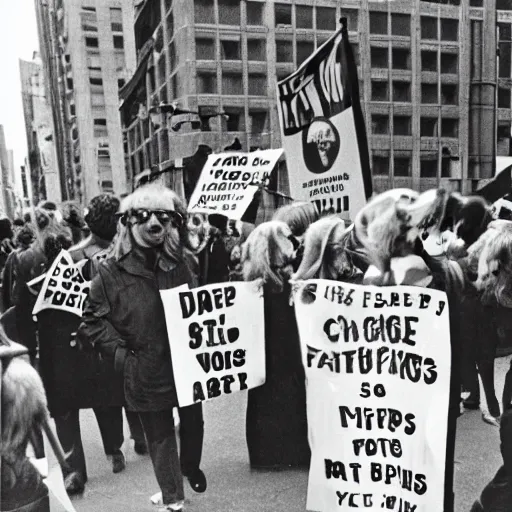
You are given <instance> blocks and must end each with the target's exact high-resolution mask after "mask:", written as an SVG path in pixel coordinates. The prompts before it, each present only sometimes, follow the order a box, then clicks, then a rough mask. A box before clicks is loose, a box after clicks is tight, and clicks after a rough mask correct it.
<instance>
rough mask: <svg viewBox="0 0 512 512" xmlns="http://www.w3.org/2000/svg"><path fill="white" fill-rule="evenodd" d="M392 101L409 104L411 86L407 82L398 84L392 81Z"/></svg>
mask: <svg viewBox="0 0 512 512" xmlns="http://www.w3.org/2000/svg"><path fill="white" fill-rule="evenodd" d="M393 101H397V102H401V103H410V101H411V84H410V83H409V82H399V81H396V80H393Z"/></svg>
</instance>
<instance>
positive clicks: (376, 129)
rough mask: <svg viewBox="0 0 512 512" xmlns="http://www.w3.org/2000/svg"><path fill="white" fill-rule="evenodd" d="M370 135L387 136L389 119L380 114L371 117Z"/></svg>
mask: <svg viewBox="0 0 512 512" xmlns="http://www.w3.org/2000/svg"><path fill="white" fill-rule="evenodd" d="M372 133H373V134H374V135H388V134H389V117H388V116H385V115H382V114H374V115H372Z"/></svg>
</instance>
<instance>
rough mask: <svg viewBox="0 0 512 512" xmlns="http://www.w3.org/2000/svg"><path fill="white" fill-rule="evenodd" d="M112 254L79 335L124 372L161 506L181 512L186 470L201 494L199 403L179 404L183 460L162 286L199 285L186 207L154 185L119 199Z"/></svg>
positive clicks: (94, 285) (203, 482) (93, 291)
mask: <svg viewBox="0 0 512 512" xmlns="http://www.w3.org/2000/svg"><path fill="white" fill-rule="evenodd" d="M120 213H121V215H122V217H121V219H120V222H121V226H120V228H119V232H118V237H117V240H116V243H115V247H114V250H113V257H112V258H111V259H109V260H107V261H106V262H105V263H104V264H102V265H100V267H99V268H98V274H97V275H96V276H95V277H94V279H93V281H92V283H91V290H90V294H89V300H88V303H87V304H86V307H85V311H84V315H83V319H82V320H83V321H82V324H81V326H80V328H79V330H78V339H79V340H84V341H85V342H90V343H92V344H93V345H94V346H95V347H97V348H98V349H99V350H100V351H101V352H102V353H103V355H104V357H106V358H110V359H112V360H114V361H115V367H116V370H117V371H119V372H121V373H122V375H123V381H124V392H125V400H126V408H127V410H130V411H134V412H136V413H138V415H139V417H140V420H141V422H142V426H143V428H144V432H145V435H146V440H147V443H148V449H149V454H150V456H151V460H152V462H153V468H154V471H155V476H156V479H157V481H158V484H159V486H160V489H161V491H162V502H163V505H164V508H163V510H182V509H183V505H184V490H183V475H184V476H186V477H188V479H189V482H190V484H191V486H192V488H193V489H194V490H195V491H196V492H204V491H205V489H206V478H205V476H204V474H203V472H202V471H201V469H200V462H201V453H202V444H203V416H202V406H201V404H194V405H191V406H189V407H184V408H180V409H179V414H180V442H181V462H180V457H179V456H178V448H177V441H176V433H175V427H174V418H173V408H175V407H177V406H178V402H177V395H176V389H175V384H174V378H173V368H172V358H171V356H172V354H171V353H170V347H169V341H168V338H169V335H172V333H168V332H167V327H166V321H165V315H164V309H163V304H162V301H161V298H160V290H165V289H169V288H174V287H177V286H181V285H189V286H190V287H195V286H197V277H196V272H197V262H196V260H195V257H194V256H193V255H192V253H191V252H190V251H189V250H188V244H189V242H188V227H187V221H186V219H187V213H186V209H185V205H184V204H183V202H182V201H181V199H180V198H179V197H178V196H177V194H175V193H174V192H173V191H172V190H170V189H167V188H165V187H163V186H160V185H157V184H149V185H146V186H143V187H141V188H139V189H137V190H136V191H135V192H133V193H132V194H131V195H129V196H128V197H126V198H125V199H124V200H123V201H122V203H121V209H120Z"/></svg>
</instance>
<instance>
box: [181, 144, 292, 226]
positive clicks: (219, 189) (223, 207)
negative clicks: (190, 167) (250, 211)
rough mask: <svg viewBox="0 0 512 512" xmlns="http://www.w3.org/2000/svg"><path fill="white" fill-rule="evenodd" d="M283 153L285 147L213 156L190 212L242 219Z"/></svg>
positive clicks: (200, 178) (197, 189)
mask: <svg viewBox="0 0 512 512" xmlns="http://www.w3.org/2000/svg"><path fill="white" fill-rule="evenodd" d="M282 153H283V150H282V149H267V150H261V151H252V152H251V153H240V152H236V153H220V154H213V155H210V156H209V157H208V160H207V162H206V164H205V166H204V168H203V171H202V173H201V176H200V177H199V180H198V182H197V185H196V188H195V189H194V193H193V194H192V196H191V198H190V201H189V208H188V209H189V211H190V212H199V213H208V214H211V213H217V214H221V215H225V216H226V217H228V218H230V219H235V220H240V219H241V218H242V216H243V214H244V213H245V211H246V210H247V208H248V206H249V205H250V204H251V201H252V200H253V198H254V194H255V193H256V191H257V190H258V186H259V185H260V183H264V184H265V183H266V182H267V181H268V179H269V178H270V174H271V172H272V170H273V169H274V167H275V165H276V163H277V161H278V160H279V157H280V156H281V155H282Z"/></svg>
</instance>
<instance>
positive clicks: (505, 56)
mask: <svg viewBox="0 0 512 512" xmlns="http://www.w3.org/2000/svg"><path fill="white" fill-rule="evenodd" d="M511 49H512V46H511V43H510V42H503V41H500V43H499V58H498V64H499V68H498V73H499V75H498V76H499V77H500V78H510V76H511V65H510V63H511V59H512V51H511Z"/></svg>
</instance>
